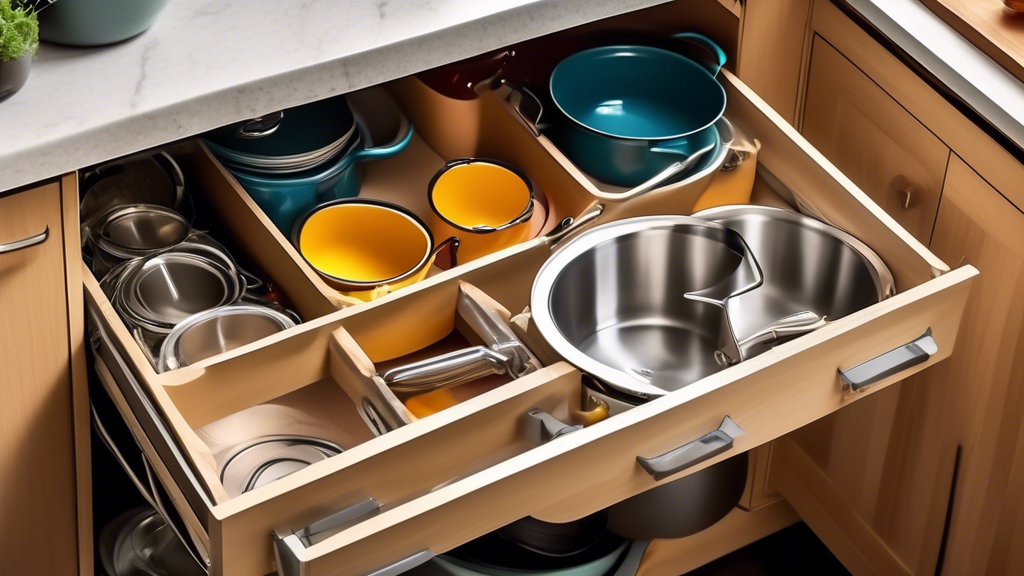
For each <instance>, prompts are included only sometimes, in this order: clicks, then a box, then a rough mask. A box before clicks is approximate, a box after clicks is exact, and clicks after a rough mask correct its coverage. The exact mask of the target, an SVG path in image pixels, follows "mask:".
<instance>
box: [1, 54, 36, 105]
mask: <svg viewBox="0 0 1024 576" xmlns="http://www.w3.org/2000/svg"><path fill="white" fill-rule="evenodd" d="M31 71H32V55H31V54H27V55H25V56H22V57H21V58H18V59H17V60H8V61H5V60H0V102H3V101H4V100H7V99H8V98H10V97H11V96H14V94H15V92H17V91H18V90H21V87H22V86H24V85H25V82H26V81H27V80H28V73H29V72H31Z"/></svg>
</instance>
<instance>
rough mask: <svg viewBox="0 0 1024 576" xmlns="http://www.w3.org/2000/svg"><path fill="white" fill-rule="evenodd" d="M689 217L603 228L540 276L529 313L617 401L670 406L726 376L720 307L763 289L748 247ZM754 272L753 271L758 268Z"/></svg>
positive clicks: (555, 258) (583, 237)
mask: <svg viewBox="0 0 1024 576" xmlns="http://www.w3.org/2000/svg"><path fill="white" fill-rule="evenodd" d="M728 232H729V231H728V230H726V229H723V228H721V227H720V226H717V225H714V224H709V223H708V222H705V221H702V220H697V219H694V218H688V217H685V216H649V217H642V218H630V219H626V220H620V221H618V222H612V223H610V224H605V225H602V226H598V227H596V228H594V229H592V230H589V231H587V232H584V233H583V234H580V235H579V236H577V237H576V238H573V239H572V240H571V241H569V242H568V243H567V244H566V245H565V246H564V247H562V248H561V249H559V250H558V251H557V252H556V253H555V254H554V255H552V256H551V258H550V259H548V261H547V262H546V263H545V264H544V266H543V267H541V270H540V272H539V273H538V275H537V278H536V280H535V281H534V285H533V292H532V294H531V309H532V312H533V320H534V322H535V323H536V324H537V327H538V329H539V330H540V333H541V334H543V336H544V338H545V339H546V340H547V341H548V343H550V344H551V346H552V347H553V348H554V349H555V351H556V352H558V354H560V355H561V356H562V357H563V358H565V359H566V360H568V361H569V362H570V363H572V364H574V365H575V366H577V367H578V368H580V370H582V371H584V372H586V373H589V374H591V375H593V376H595V377H596V378H598V379H599V380H601V381H602V382H604V383H606V384H607V385H609V386H611V387H613V388H615V389H617V390H618V391H620V392H623V393H625V394H629V395H631V396H634V397H637V398H639V399H641V400H643V399H650V398H656V397H659V396H663V395H665V394H666V393H668V392H671V391H672V390H677V389H679V388H681V387H683V386H686V385H687V384H690V383H692V382H695V381H697V380H699V379H701V378H703V377H705V376H707V375H709V374H712V373H714V372H717V371H719V370H721V369H722V365H720V364H719V363H718V362H716V360H715V352H716V351H717V350H719V349H720V347H721V336H722V329H723V314H722V308H721V307H720V306H717V305H714V304H709V303H707V302H706V301H700V300H697V299H694V298H693V297H692V296H693V295H694V294H695V293H700V294H701V295H702V296H703V297H704V298H706V299H711V300H719V301H724V300H726V299H727V298H730V297H734V296H731V295H734V294H738V293H742V292H743V291H745V290H750V289H753V288H755V287H756V285H757V281H756V276H757V275H758V272H757V270H756V263H754V262H753V260H752V259H750V258H749V253H747V254H746V255H745V254H744V252H745V246H744V245H743V240H742V238H740V237H739V236H738V235H736V234H732V235H731V236H730V235H729V234H728ZM751 267H752V268H751Z"/></svg>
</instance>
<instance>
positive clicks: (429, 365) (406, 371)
mask: <svg viewBox="0 0 1024 576" xmlns="http://www.w3.org/2000/svg"><path fill="white" fill-rule="evenodd" d="M511 361H512V358H511V357H510V356H509V355H507V354H502V353H500V352H498V351H496V350H493V349H491V348H488V347H485V346H473V347H470V348H463V349H462V350H456V351H454V352H449V353H447V354H441V355H440V356H435V357H434V358H427V359H426V360H420V361H419V362H411V363H409V364H406V365H404V366H399V367H397V368H392V369H391V370H388V371H387V372H385V373H384V374H383V375H382V376H381V378H383V379H384V383H385V384H387V385H388V387H389V388H391V390H393V391H395V392H399V393H403V394H408V393H412V392H429V391H431V390H439V389H441V388H448V387H451V386H457V385H459V384H463V383H466V382H472V381H473V380H477V379H479V378H483V377H484V376H490V375H491V374H505V373H506V372H508V367H509V364H510V362H511Z"/></svg>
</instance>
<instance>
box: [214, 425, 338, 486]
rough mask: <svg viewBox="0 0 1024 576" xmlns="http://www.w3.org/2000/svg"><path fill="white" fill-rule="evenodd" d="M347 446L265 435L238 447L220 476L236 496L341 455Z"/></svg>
mask: <svg viewBox="0 0 1024 576" xmlns="http://www.w3.org/2000/svg"><path fill="white" fill-rule="evenodd" d="M343 450H344V448H342V447H341V446H339V445H337V444H335V443H334V442H330V441H328V440H323V439H321V438H311V437H308V436H266V437H263V438H257V439H255V440H253V441H251V442H248V443H246V444H244V445H242V446H239V447H237V448H236V449H235V450H234V451H233V452H232V453H231V454H230V455H229V456H228V457H227V458H226V459H225V460H224V463H223V464H222V465H221V467H220V479H221V482H222V483H223V484H224V490H225V492H227V494H228V496H229V497H232V498H234V497H235V496H239V495H241V494H244V493H245V492H248V491H250V490H254V489H256V488H259V487H260V486H264V485H266V484H269V483H271V482H273V481H274V480H278V479H280V478H284V477H285V476H287V475H289V474H291V473H293V472H296V471H298V470H301V469H303V468H305V467H306V466H309V465H311V464H314V463H316V462H320V461H321V460H326V459H328V458H330V457H331V456H335V455H337V454H341V453H342V451H343Z"/></svg>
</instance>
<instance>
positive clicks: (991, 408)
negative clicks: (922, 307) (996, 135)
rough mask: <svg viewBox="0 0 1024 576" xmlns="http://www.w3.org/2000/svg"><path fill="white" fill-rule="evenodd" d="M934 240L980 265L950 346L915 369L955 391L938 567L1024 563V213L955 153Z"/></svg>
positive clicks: (990, 570)
mask: <svg viewBox="0 0 1024 576" xmlns="http://www.w3.org/2000/svg"><path fill="white" fill-rule="evenodd" d="M932 249H933V250H934V251H935V252H936V254H939V255H941V256H942V257H943V258H946V259H948V261H950V262H964V263H969V264H971V265H973V266H976V267H978V268H979V269H981V270H984V271H985V273H984V274H983V275H982V276H981V281H980V282H978V284H977V286H976V287H975V289H974V291H973V292H972V294H971V298H970V301H969V303H968V305H967V309H966V310H965V312H964V323H963V326H962V327H961V329H960V336H959V341H958V343H957V352H956V354H955V357H954V358H953V360H954V362H951V363H950V364H949V365H948V366H947V367H946V369H944V370H935V371H928V372H926V373H924V374H923V375H922V377H924V378H925V379H927V380H928V381H929V384H930V385H937V386H945V387H946V389H947V390H949V391H950V392H951V393H952V394H954V397H955V401H956V406H957V413H956V421H957V424H958V426H957V430H958V434H957V442H958V445H959V446H960V450H961V457H960V466H959V474H958V475H957V479H956V491H955V493H954V495H953V507H952V515H951V517H950V529H949V543H948V547H947V549H946V558H945V564H944V566H943V572H942V573H943V574H947V575H953V574H1020V573H1021V572H1022V571H1024V517H1022V510H1024V507H1022V505H1024V354H1021V347H1022V345H1024V298H1022V295H1024V213H1022V212H1020V211H1019V210H1017V209H1016V208H1015V207H1014V206H1013V205H1011V204H1010V203H1009V202H1007V201H1006V199H1005V198H1003V197H1002V196H1001V195H1000V194H999V193H998V192H997V191H996V190H995V189H994V188H992V187H991V186H990V185H988V184H987V183H986V182H985V181H984V180H982V179H981V177H980V176H979V175H978V174H977V173H976V172H974V171H973V170H972V169H971V168H970V167H969V166H967V164H966V163H964V162H963V160H961V159H960V158H959V157H955V156H954V157H953V159H952V160H951V161H950V165H949V172H948V173H947V174H946V184H945V187H944V188H943V193H942V205H941V206H940V207H939V218H938V221H937V222H936V224H935V236H934V238H933V240H932Z"/></svg>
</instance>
